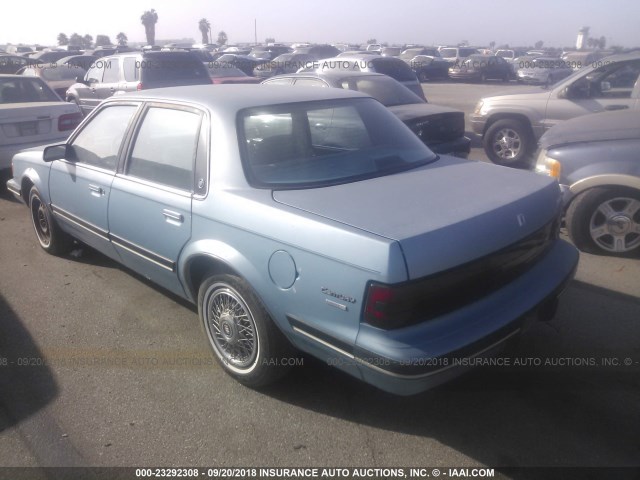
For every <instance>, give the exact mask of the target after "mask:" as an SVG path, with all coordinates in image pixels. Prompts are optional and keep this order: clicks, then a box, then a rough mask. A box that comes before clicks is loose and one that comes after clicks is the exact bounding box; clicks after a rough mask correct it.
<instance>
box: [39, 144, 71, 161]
mask: <svg viewBox="0 0 640 480" xmlns="http://www.w3.org/2000/svg"><path fill="white" fill-rule="evenodd" d="M70 149H71V146H70V145H67V144H66V143H62V144H60V145H49V146H48V147H46V148H45V149H44V152H43V153H42V159H43V160H44V161H45V162H53V161H54V160H63V159H65V158H67V157H69V155H68V153H70Z"/></svg>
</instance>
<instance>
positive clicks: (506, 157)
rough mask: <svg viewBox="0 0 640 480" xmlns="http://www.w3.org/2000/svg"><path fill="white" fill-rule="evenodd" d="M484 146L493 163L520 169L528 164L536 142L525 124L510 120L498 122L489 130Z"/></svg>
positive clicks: (485, 136)
mask: <svg viewBox="0 0 640 480" xmlns="http://www.w3.org/2000/svg"><path fill="white" fill-rule="evenodd" d="M483 145H484V151H485V153H486V154H487V156H488V157H489V160H491V161H492V162H493V163H495V164H497V165H503V166H506V167H520V166H523V165H524V164H525V163H526V160H527V159H528V157H529V155H530V154H531V152H532V150H533V146H534V145H535V142H534V140H533V135H532V134H531V132H530V130H529V128H528V127H527V126H526V125H525V124H524V122H522V121H520V120H515V119H510V118H509V119H503V120H498V121H497V122H494V123H493V124H492V125H491V126H490V127H489V128H488V129H487V132H486V133H485V135H484V139H483Z"/></svg>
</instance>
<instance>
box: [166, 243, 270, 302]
mask: <svg viewBox="0 0 640 480" xmlns="http://www.w3.org/2000/svg"><path fill="white" fill-rule="evenodd" d="M203 257H206V258H207V259H208V260H209V261H210V263H211V265H212V268H213V265H216V268H220V269H221V270H223V271H224V272H225V273H234V274H236V275H238V276H240V277H242V278H243V279H245V280H246V281H247V282H248V283H249V284H250V285H251V286H252V287H254V289H255V287H256V285H258V284H259V283H260V279H261V278H262V277H261V275H260V272H258V270H257V269H256V268H255V266H254V265H253V264H252V262H251V261H250V260H249V259H248V258H247V257H246V256H245V255H243V254H242V252H240V251H239V250H237V249H236V248H234V247H233V246H231V245H229V244H228V243H225V242H223V241H221V240H215V239H202V240H197V241H195V242H190V243H188V244H187V245H186V246H185V248H184V249H183V250H182V253H181V254H180V259H179V260H178V278H179V279H180V282H181V283H182V284H183V285H184V287H185V292H186V294H187V296H188V298H189V300H191V301H193V302H196V301H197V299H198V285H194V283H193V281H192V278H193V275H192V274H193V272H194V267H195V262H197V261H198V259H201V258H203ZM256 293H257V291H256ZM258 296H260V295H259V294H258Z"/></svg>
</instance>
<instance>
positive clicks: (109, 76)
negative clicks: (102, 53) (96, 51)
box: [102, 58, 120, 83]
mask: <svg viewBox="0 0 640 480" xmlns="http://www.w3.org/2000/svg"><path fill="white" fill-rule="evenodd" d="M119 81H120V61H119V60H118V59H116V58H111V59H109V60H108V61H107V62H105V66H104V78H103V79H102V82H103V83H118V82H119Z"/></svg>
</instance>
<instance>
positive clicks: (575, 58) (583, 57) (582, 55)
mask: <svg viewBox="0 0 640 480" xmlns="http://www.w3.org/2000/svg"><path fill="white" fill-rule="evenodd" d="M605 56H606V54H605V53H603V52H601V51H598V50H596V51H588V52H566V53H565V54H563V55H562V57H561V58H562V60H564V62H565V64H566V65H567V66H568V67H569V68H572V69H573V70H579V69H581V68H583V67H590V66H592V65H595V66H598V65H599V63H598V61H599V60H600V59H602V58H604V57H605Z"/></svg>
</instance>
